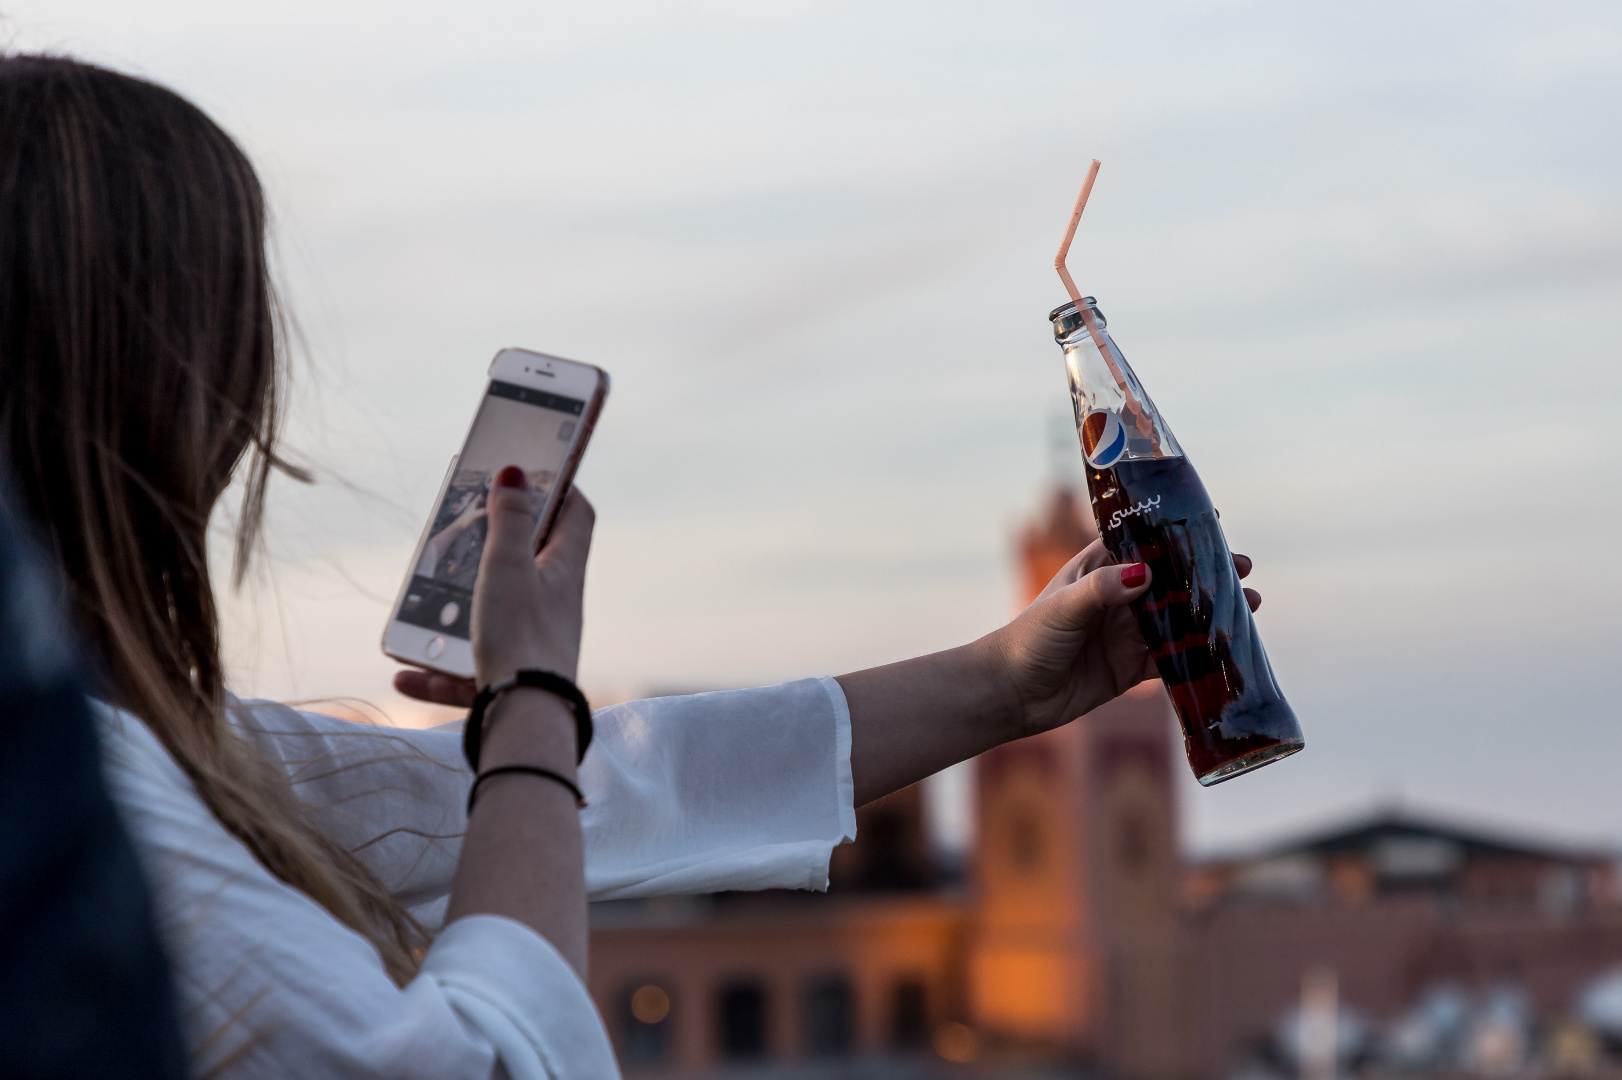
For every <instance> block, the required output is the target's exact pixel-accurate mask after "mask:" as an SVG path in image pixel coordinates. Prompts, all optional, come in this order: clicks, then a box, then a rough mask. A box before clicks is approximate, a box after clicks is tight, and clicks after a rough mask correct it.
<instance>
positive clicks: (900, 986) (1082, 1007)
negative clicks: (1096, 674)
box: [591, 490, 1188, 1080]
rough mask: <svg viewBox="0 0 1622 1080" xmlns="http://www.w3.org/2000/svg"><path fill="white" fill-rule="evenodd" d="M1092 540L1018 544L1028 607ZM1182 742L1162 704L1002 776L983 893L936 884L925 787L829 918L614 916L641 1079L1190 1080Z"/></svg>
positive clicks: (1063, 514) (1035, 742)
mask: <svg viewBox="0 0 1622 1080" xmlns="http://www.w3.org/2000/svg"><path fill="white" fill-rule="evenodd" d="M1094 535H1096V534H1095V533H1094V531H1093V529H1092V524H1091V515H1090V513H1088V512H1087V509H1086V507H1085V505H1083V504H1082V503H1080V501H1079V500H1078V499H1077V498H1076V496H1075V495H1074V494H1073V493H1072V492H1069V491H1066V490H1059V491H1055V492H1054V493H1053V494H1052V496H1051V498H1050V500H1049V502H1048V504H1047V506H1045V507H1044V510H1043V513H1041V514H1040V515H1039V516H1038V518H1037V520H1036V521H1035V522H1034V523H1033V524H1032V525H1031V526H1030V527H1029V528H1028V529H1027V530H1025V532H1024V533H1023V535H1022V536H1021V537H1020V538H1019V547H1018V550H1019V557H1020V564H1021V573H1022V581H1023V585H1024V594H1025V595H1024V599H1025V600H1027V601H1028V600H1029V599H1030V598H1032V597H1034V596H1035V595H1036V593H1037V592H1039V591H1040V590H1041V588H1042V587H1043V586H1045V585H1046V584H1047V582H1048V580H1049V578H1051V577H1052V575H1053V574H1054V573H1055V572H1056V571H1058V570H1059V569H1060V568H1061V567H1062V566H1063V565H1064V564H1065V563H1066V562H1068V561H1069V560H1070V558H1071V557H1072V556H1073V555H1074V554H1075V553H1076V552H1078V551H1079V550H1080V549H1081V548H1082V547H1084V546H1085V545H1086V544H1087V543H1088V542H1089V541H1090V540H1091V539H1092V538H1093V536H1094ZM1170 732H1171V718H1170V710H1169V706H1168V705H1167V703H1166V701H1165V697H1164V695H1163V694H1162V693H1161V692H1160V690H1159V688H1158V687H1147V688H1141V689H1140V690H1139V691H1137V692H1135V693H1133V694H1131V695H1129V696H1128V697H1126V698H1124V699H1122V700H1120V701H1117V702H1113V703H1111V705H1109V706H1107V707H1106V708H1104V709H1100V710H1099V711H1098V712H1097V713H1095V714H1093V716H1092V717H1091V718H1090V719H1089V721H1088V722H1087V723H1084V724H1072V725H1069V726H1068V727H1065V728H1063V729H1060V730H1059V731H1055V732H1050V733H1048V734H1046V735H1043V736H1039V737H1036V738H1032V739H1026V740H1023V741H1021V742H1017V743H1013V744H1010V745H1007V746H1004V747H1000V748H999V749H997V750H996V751H994V752H992V753H990V754H987V755H985V756H984V757H982V758H981V759H980V762H979V766H978V771H977V807H978V810H977V813H978V829H977V835H978V843H977V845H976V849H975V852H974V855H973V858H972V859H971V860H970V863H969V866H968V868H967V869H968V875H967V879H966V880H965V878H964V876H963V875H962V874H961V873H954V872H950V868H946V867H942V866H941V865H940V864H939V861H938V860H937V858H936V856H935V852H934V851H933V849H932V847H931V843H930V838H929V836H928V833H927V830H926V823H925V821H924V813H923V799H922V793H921V790H920V789H919V788H917V787H914V788H909V789H907V790H905V791H901V792H898V793H896V794H895V795H892V796H890V797H889V798H887V799H884V800H881V801H880V802H878V803H875V804H873V805H871V806H868V807H864V808H862V809H861V810H859V811H858V813H857V827H858V837H857V841H856V843H854V844H852V845H848V846H846V847H843V848H840V849H839V850H838V851H836V852H835V854H834V858H833V862H832V865H831V867H830V874H829V876H830V879H831V887H830V889H829V892H828V894H827V895H816V894H806V893H786V892H784V893H763V894H736V895H726V896H717V897H692V898H679V899H670V900H662V901H635V902H624V903H614V904H602V905H597V906H596V908H595V909H594V911H593V924H592V926H593V929H592V966H591V987H592V992H593V995H594V996H595V998H596V1000H597V1002H598V1005H599V1007H600V1008H601V1010H602V1014H603V1016H604V1017H605V1019H606V1020H607V1023H608V1026H609V1029H610V1032H611V1034H612V1035H613V1037H614V1039H615V1041H616V1043H617V1045H618V1047H619V1049H620V1053H621V1055H622V1061H623V1063H624V1065H625V1067H626V1068H627V1069H628V1070H632V1071H638V1070H640V1071H646V1072H662V1071H686V1070H704V1069H709V1068H713V1067H716V1066H721V1065H727V1064H735V1063H748V1062H755V1063H773V1062H776V1063H789V1062H807V1061H809V1062H816V1061H819V1060H820V1061H825V1062H838V1061H841V1060H849V1059H851V1058H853V1057H863V1058H866V1059H869V1060H872V1059H874V1058H883V1057H885V1056H890V1057H893V1058H911V1059H914V1060H923V1061H928V1060H935V1061H940V1060H942V1059H944V1060H946V1061H957V1062H966V1061H969V1060H971V1059H973V1060H978V1061H981V1062H986V1061H993V1062H995V1061H1000V1060H1006V1059H1012V1058H1019V1059H1023V1060H1030V1059H1032V1058H1036V1059H1041V1060H1045V1061H1049V1062H1060V1063H1083V1062H1087V1063H1095V1064H1098V1065H1102V1066H1104V1067H1105V1068H1107V1069H1108V1070H1109V1071H1111V1072H1114V1073H1118V1074H1121V1075H1126V1076H1131V1077H1141V1078H1143V1080H1161V1078H1165V1080H1174V1078H1176V1077H1178V1076H1180V1075H1181V1074H1182V1073H1183V1071H1184V1069H1183V1062H1184V1059H1185V1057H1186V1053H1187V1051H1186V1046H1185V1044H1184V1042H1183V1041H1182V1033H1183V1032H1184V1031H1186V1030H1187V1027H1188V1018H1187V1013H1188V1001H1187V994H1186V987H1185V984H1184V979H1183V973H1184V972H1185V971H1186V970H1187V963H1186V954H1187V946H1186V943H1185V941H1184V938H1183V935H1182V934H1181V931H1180V923H1179V918H1180V916H1179V911H1178V896H1179V887H1180V881H1181V865H1180V863H1179V860H1178V855H1177V837H1176V834H1175V822H1176V815H1175V814H1174V812H1173V805H1172V788H1171V783H1170V774H1169V768H1170V766H1171V764H1172V758H1173V749H1174V748H1173V746H1172V744H1171V741H1170V737H1169V736H1170ZM1180 756H1181V755H1178V758H1179V759H1180Z"/></svg>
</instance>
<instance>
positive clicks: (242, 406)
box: [0, 55, 421, 982]
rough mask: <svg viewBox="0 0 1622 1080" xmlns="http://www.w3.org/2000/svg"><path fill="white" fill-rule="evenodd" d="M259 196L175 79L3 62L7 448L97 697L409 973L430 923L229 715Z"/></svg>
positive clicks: (258, 282) (43, 62) (249, 171)
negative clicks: (405, 905) (220, 550)
mask: <svg viewBox="0 0 1622 1080" xmlns="http://www.w3.org/2000/svg"><path fill="white" fill-rule="evenodd" d="M279 331H280V318H279V315H278V309H277V307H276V304H275V298H274V292H273V290H272V288H271V282H270V275H269V269H268V266H267V262H266V257H265V205H264V196H263V193H262V191H261V189H260V186H259V181H258V178H257V177H256V176H255V175H254V171H253V167H252V166H251V165H250V164H249V163H248V159H247V157H246V156H245V155H244V154H243V152H242V151H241V149H239V148H238V147H237V145H236V144H235V143H234V142H233V141H232V140H231V138H230V137H229V136H228V135H226V134H225V132H223V131H222V130H220V128H219V127H218V126H217V125H215V124H214V123H213V121H211V120H210V119H209V118H208V117H207V116H205V115H204V114H203V113H202V112H201V111H200V110H198V109H197V108H196V107H195V106H193V105H192V104H190V103H189V102H187V101H186V100H184V99H183V98H181V97H179V96H178V95H176V94H174V93H173V92H171V91H169V90H166V89H164V88H162V87H160V86H156V85H154V84H152V83H149V82H145V81H143V80H140V79H136V78H132V77H130V76H127V75H122V74H118V73H116V72H112V71H108V70H105V69H103V68H98V67H94V66H92V65H89V64H85V63H82V62H79V61H76V60H72V59H68V58H63V57H48V56H21V55H19V56H0V457H4V458H8V459H9V464H10V467H11V469H12V470H13V471H14V472H15V474H16V481H17V487H18V490H19V494H20V496H21V499H22V502H23V504H24V507H25V509H26V510H27V511H28V512H29V513H30V514H31V515H32V517H33V518H34V520H35V521H36V522H37V523H38V525H39V526H40V528H41V530H42V531H43V533H44V535H45V536H46V538H47V540H48V542H49V543H50V545H51V546H52V547H53V549H54V554H55V557H56V560H57V562H58V564H59V566H60V568H61V571H62V575H63V580H64V584H65V587H66V589H67V590H68V592H69V594H70V595H69V601H70V604H71V607H72V610H73V612H74V615H75V619H76V623H77V629H78V630H79V633H80V635H81V637H82V638H83V641H84V643H85V645H86V648H87V651H88V652H89V654H90V658H91V662H92V663H93V664H94V665H96V666H97V670H96V672H95V675H96V678H97V681H98V683H99V693H100V694H101V696H103V697H106V698H108V699H110V700H112V701H113V702H115V703H116V704H118V705H119V706H121V707H123V708H125V709H127V710H129V711H130V712H132V713H133V714H135V715H136V716H139V717H140V718H141V719H142V720H144V721H145V722H146V724H147V726H148V727H150V728H151V729H152V731H153V732H154V733H155V734H156V735H157V737H158V738H159V739H160V740H161V741H162V742H163V744H164V746H165V747H166V748H167V749H168V750H169V752H170V753H171V754H172V755H173V756H174V758H175V760H176V761H178V762H179V763H180V766H181V767H182V768H183V769H184V770H185V771H186V773H187V774H188V775H189V776H190V777H191V780H192V782H193V784H194V785H195V786H196V789H197V792H198V794H199V795H200V796H201V797H202V799H203V801H204V802H205V803H207V804H208V807H209V809H211V810H212V811H213V812H214V815H215V817H217V818H218V819H219V821H220V822H221V823H222V824H223V825H224V826H225V827H226V828H227V829H228V830H230V832H231V833H232V834H233V835H235V836H236V837H237V838H238V839H240V840H241V841H242V842H243V843H244V844H246V845H247V846H248V848H249V849H250V850H251V851H252V852H253V853H254V855H255V856H256V857H257V858H258V859H259V861H260V862H261V863H263V864H264V866H265V868H266V869H268V870H269V871H270V872H271V873H272V874H274V875H276V876H277V877H278V878H280V879H281V880H282V881H285V882H286V883H288V884H289V885H292V886H294V887H295V888H297V889H300V890H302V891H303V892H305V893H306V894H308V895H309V896H310V897H312V898H313V899H315V900H316V901H317V902H319V903H320V904H321V905H322V906H323V907H325V908H326V909H327V910H328V911H330V912H331V913H332V914H333V915H334V916H335V917H336V918H338V919H339V920H340V921H341V922H343V923H344V924H346V925H348V926H349V927H351V928H353V929H354V930H356V931H358V932H360V933H361V934H363V935H364V936H365V937H366V938H368V939H369V940H370V941H371V942H372V943H373V944H374V945H375V946H377V949H378V952H379V953H380V954H381V955H382V957H383V961H384V964H385V966H386V967H387V969H388V971H389V973H390V975H391V976H393V977H394V978H395V980H396V981H399V982H404V981H405V980H406V979H408V978H409V977H410V976H411V974H412V973H413V972H414V970H415V967H416V964H415V961H414V960H413V956H412V950H413V948H415V947H416V946H417V945H418V944H419V943H420V940H419V939H420V935H421V931H420V930H419V929H418V928H417V926H416V924H415V923H414V922H413V921H412V920H411V918H410V916H409V915H407V914H406V912H405V911H404V910H403V909H402V908H401V907H400V905H399V904H398V903H396V902H395V900H394V899H393V898H392V897H391V896H390V895H389V893H388V891H387V890H386V889H385V888H384V887H383V886H382V884H380V883H379V882H378V880H377V879H376V878H375V877H373V876H372V875H371V874H370V873H369V872H368V871H367V870H366V869H365V867H363V866H362V865H361V864H360V863H359V862H358V861H357V860H356V859H355V857H354V856H353V855H352V854H351V853H350V852H348V851H346V850H344V849H343V848H342V847H340V846H339V845H338V844H336V843H334V842H333V841H332V840H330V839H329V838H327V837H326V836H325V835H324V834H323V833H322V832H321V831H320V829H318V828H317V827H316V826H315V825H314V824H313V823H312V821H311V820H310V818H309V817H308V816H307V814H306V812H305V810H304V808H303V807H302V805H301V804H300V802H299V800H298V798H297V796H296V795H295V794H294V792H293V790H292V788H291V786H290V784H289V782H288V779H287V777H286V775H285V774H284V773H283V772H282V770H281V769H280V767H278V766H275V765H272V764H271V763H270V762H269V761H268V760H267V759H266V758H265V757H264V756H262V755H261V754H260V753H258V752H256V750H255V749H254V748H253V746H252V745H251V744H250V743H249V742H248V741H247V740H246V739H244V738H242V737H240V736H239V735H238V734H237V733H236V731H235V730H234V729H233V728H232V726H231V725H230V724H229V723H227V720H226V708H227V705H226V693H225V687H224V684H223V675H222V671H221V661H220V645H219V626H218V615H217V612H216V609H215V604H214V593H213V585H212V582H211V580H210V576H209V567H208V556H207V548H206V535H207V528H208V520H209V515H210V514H211V512H212V511H213V508H214V505H215V503H216V502H217V501H218V500H219V498H220V496H221V495H222V494H223V493H224V491H225V490H226V487H227V485H228V484H229V482H230V480H231V477H232V475H233V473H234V472H236V471H237V469H238V468H239V467H241V468H242V469H243V471H244V476H243V488H244V496H243V503H242V508H241V511H240V514H239V516H238V521H237V535H236V559H235V577H236V579H237V580H238V581H240V580H241V576H242V573H243V571H244V569H245V567H246V565H247V559H248V556H249V555H250V553H251V552H252V551H253V548H254V546H255V541H256V538H257V536H258V534H259V528H260V523H261V521H262V517H263V512H264V505H265V489H266V484H267V482H268V480H269V478H270V475H271V472H272V470H275V469H280V470H282V471H284V472H290V473H293V474H295V475H297V474H298V473H299V470H297V469H295V468H293V467H292V466H290V465H288V464H287V463H286V462H285V461H283V460H282V459H281V458H280V457H279V456H278V454H277V449H276V436H277V423H278V420H279V418H280V415H281V402H282V397H283V389H284V383H285V370H286V365H285V357H284V354H283V350H282V348H281V342H282V341H284V340H285V335H283V334H281V333H280V332H279Z"/></svg>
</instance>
